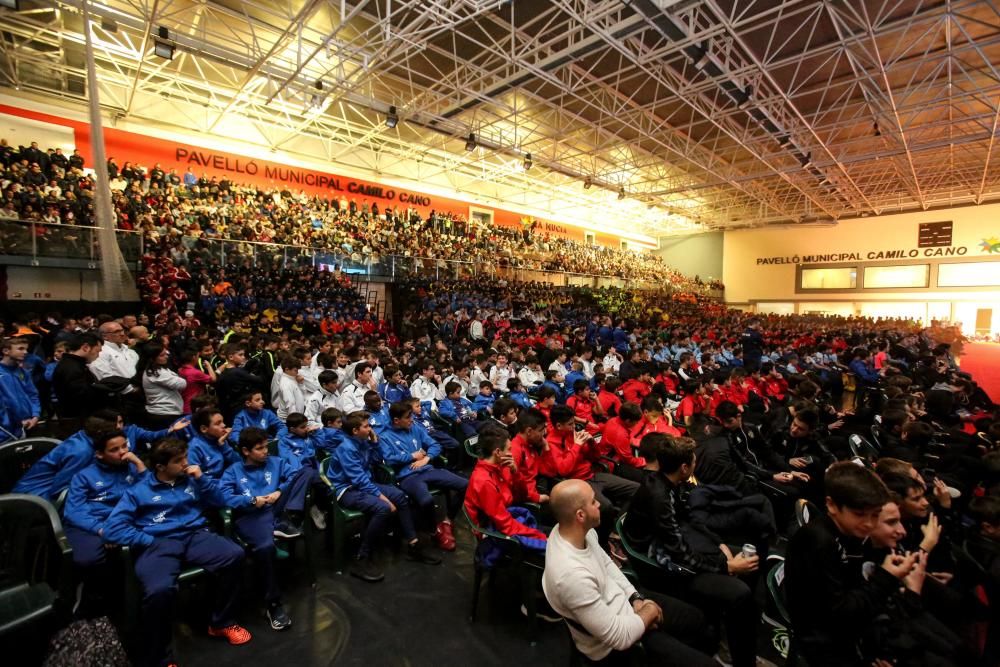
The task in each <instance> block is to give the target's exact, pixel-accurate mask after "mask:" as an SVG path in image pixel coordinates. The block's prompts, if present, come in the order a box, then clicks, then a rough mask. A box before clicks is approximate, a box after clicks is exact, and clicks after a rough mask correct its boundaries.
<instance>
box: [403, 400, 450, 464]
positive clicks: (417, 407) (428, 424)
mask: <svg viewBox="0 0 1000 667" xmlns="http://www.w3.org/2000/svg"><path fill="white" fill-rule="evenodd" d="M404 403H406V404H407V405H409V406H410V407H411V408H413V424H414V426H419V427H420V428H422V429H424V430H425V431H427V435H429V436H431V438H433V439H434V442H436V443H437V444H439V445H441V447H443V448H444V450H445V451H452V450H457V449H458V448H459V447H460V446H461V445H460V444H459V442H458V440H456V439H455V438H453V437H451V434H450V433H445V432H444V431H442V430H441V429H440V428H438V427H437V425H436V424H435V423H434V420H433V419H431V417H430V415H431V410H432V409H433V408H431V402H430V401H424V402H421V401H420V399H419V398H413V397H410V398H408V399H406V400H405V401H404Z"/></svg>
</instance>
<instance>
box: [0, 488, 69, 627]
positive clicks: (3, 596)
mask: <svg viewBox="0 0 1000 667" xmlns="http://www.w3.org/2000/svg"><path fill="white" fill-rule="evenodd" d="M72 553H73V550H72V548H71V547H70V545H69V541H68V540H67V539H66V535H65V534H64V533H63V528H62V522H61V521H60V520H59V515H58V514H57V513H56V508H55V507H53V505H52V503H50V502H48V501H47V500H45V499H43V498H39V497H38V496H30V495H24V494H19V493H17V494H7V495H3V496H0V575H2V576H0V637H9V636H10V635H11V634H12V633H15V632H21V631H25V630H28V629H29V628H32V627H33V626H36V625H37V624H38V623H40V622H43V621H44V620H45V619H47V618H48V617H50V616H53V615H55V616H57V617H62V616H68V614H69V611H70V607H71V606H72V601H73V576H72V567H73V561H72ZM60 620H61V619H60Z"/></svg>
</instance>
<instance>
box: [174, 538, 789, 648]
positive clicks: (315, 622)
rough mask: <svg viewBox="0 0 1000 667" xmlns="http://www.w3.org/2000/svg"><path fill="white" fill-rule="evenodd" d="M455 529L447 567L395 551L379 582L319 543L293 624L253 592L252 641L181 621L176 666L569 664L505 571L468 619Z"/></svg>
mask: <svg viewBox="0 0 1000 667" xmlns="http://www.w3.org/2000/svg"><path fill="white" fill-rule="evenodd" d="M455 533H456V538H457V539H458V549H457V550H456V551H455V552H454V553H451V554H444V559H445V562H444V563H443V564H442V565H440V566H436V567H432V566H424V565H418V564H415V563H411V562H409V561H406V560H405V559H403V558H402V556H400V555H397V554H394V553H391V554H390V555H389V556H388V557H389V558H390V559H391V560H392V561H393V562H389V563H386V567H385V573H386V578H385V581H383V582H382V583H379V584H365V583H364V582H362V581H360V580H359V579H356V578H354V577H351V576H349V575H347V574H346V573H345V574H342V575H338V574H336V573H335V572H334V571H333V569H332V562H331V561H330V560H329V559H328V558H327V556H326V554H325V552H323V551H322V547H321V546H320V547H319V550H320V554H321V555H320V558H319V560H318V562H317V579H318V586H317V589H316V590H315V592H314V591H312V590H310V588H309V585H308V581H307V580H306V577H305V575H304V574H302V575H299V576H295V577H292V576H291V573H290V572H287V573H286V576H285V578H284V582H285V583H286V586H285V590H286V595H285V599H286V603H287V606H288V610H289V613H290V615H291V616H292V620H293V626H292V628H290V629H289V630H287V631H285V632H281V633H278V632H274V631H272V630H271V629H270V628H269V627H268V626H267V621H266V619H265V618H264V616H263V614H262V612H261V610H260V607H259V604H257V603H256V602H255V600H256V598H254V597H253V596H252V595H251V594H249V593H248V594H247V595H246V596H245V597H246V598H247V602H246V606H245V609H244V612H243V614H242V616H241V621H242V622H243V623H244V624H245V625H246V626H247V627H248V628H249V629H250V631H251V632H253V633H254V639H253V641H251V642H250V643H248V644H246V645H244V646H229V645H228V644H226V643H225V642H223V641H220V640H216V639H210V638H208V637H207V636H206V635H205V634H204V622H201V623H200V624H198V625H197V631H194V630H192V628H191V627H190V626H188V625H186V624H185V623H183V622H182V623H179V624H178V626H177V627H176V630H175V637H176V638H177V639H176V641H175V646H176V649H177V654H176V657H177V658H178V662H179V664H180V665H181V667H230V666H232V667H236V666H239V667H245V666H247V665H254V666H263V665H282V666H290V665H309V666H313V665H316V666H320V665H338V666H340V665H345V666H353V665H357V666H359V667H360V666H362V665H364V666H374V665H377V666H379V667H382V666H386V667H394V666H399V667H402V666H413V667H421V666H427V667H432V666H438V667H446V666H447V667H452V666H464V665H475V666H476V667H491V666H493V665H496V666H498V667H499V666H500V665H507V666H509V665H522V666H524V667H528V666H529V665H530V666H532V667H534V666H538V667H542V666H548V665H558V666H560V667H563V666H565V665H567V664H568V662H569V645H568V641H569V640H568V635H567V631H566V628H565V627H564V626H563V625H562V624H551V623H546V622H544V621H539V635H538V643H537V645H535V646H531V645H530V644H529V642H528V640H527V638H526V636H527V627H528V626H527V621H526V619H525V618H524V617H523V616H521V614H520V613H519V611H518V607H519V605H520V602H519V596H518V593H517V591H518V589H517V585H516V582H515V581H514V580H513V578H511V577H508V576H506V575H505V574H501V575H498V577H497V581H496V585H495V587H494V588H493V589H492V590H490V588H489V587H488V586H487V584H486V582H485V581H484V583H483V589H482V594H481V596H480V601H479V604H480V607H479V617H478V619H477V621H476V623H474V624H473V623H470V622H469V620H468V614H469V608H470V603H471V599H472V598H471V595H472V577H473V571H472V548H473V545H472V537H471V535H470V534H469V533H468V531H466V530H463V529H461V528H460V522H459V523H457V524H456V531H455ZM295 569H296V570H298V568H295ZM199 595H200V594H199V592H198V591H197V590H195V591H191V592H190V594H184V595H182V596H181V606H180V609H179V613H178V617H179V618H182V619H185V620H189V621H191V622H196V621H195V619H197V618H198V617H199V611H202V608H203V606H204V603H203V602H202V598H200V597H199ZM772 632H773V629H772V628H771V626H769V625H767V624H762V627H761V636H760V641H759V647H760V651H759V652H760V654H761V655H765V656H766V657H768V658H769V659H771V660H775V661H776V662H777V663H778V664H781V661H780V659H779V658H777V657H776V655H775V651H774V649H773V648H771V646H770V644H771V641H772Z"/></svg>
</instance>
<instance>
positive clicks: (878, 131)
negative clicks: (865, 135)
mask: <svg viewBox="0 0 1000 667" xmlns="http://www.w3.org/2000/svg"><path fill="white" fill-rule="evenodd" d="M872 129H873V130H874V131H875V136H876V137H881V136H882V130H880V129H879V127H878V121H875V122H874V123H872Z"/></svg>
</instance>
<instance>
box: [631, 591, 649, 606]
mask: <svg viewBox="0 0 1000 667" xmlns="http://www.w3.org/2000/svg"><path fill="white" fill-rule="evenodd" d="M645 599H646V596H644V595H643V594H642V593H640V592H639V591H636V592H635V593H632V595H630V596H629V598H628V603H629V604H635V601H636V600H645Z"/></svg>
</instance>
